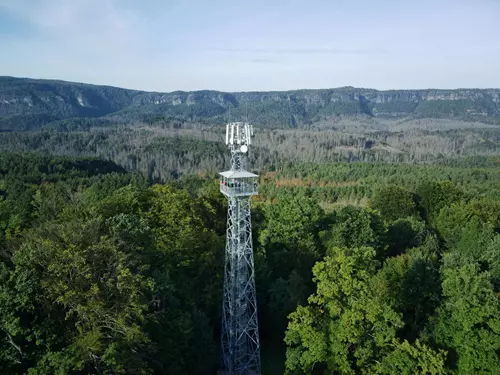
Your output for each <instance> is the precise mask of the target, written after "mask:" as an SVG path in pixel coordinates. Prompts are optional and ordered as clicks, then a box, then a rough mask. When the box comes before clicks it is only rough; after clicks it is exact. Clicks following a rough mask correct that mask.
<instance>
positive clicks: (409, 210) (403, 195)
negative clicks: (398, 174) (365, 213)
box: [369, 185, 419, 221]
mask: <svg viewBox="0 0 500 375" xmlns="http://www.w3.org/2000/svg"><path fill="white" fill-rule="evenodd" d="M369 206H370V207H371V208H373V209H374V210H378V211H379V212H380V214H381V215H382V217H383V218H384V220H386V221H393V220H396V219H402V218H406V217H408V216H415V217H419V213H418V210H417V205H416V204H415V199H414V194H413V193H412V192H410V191H408V190H406V189H405V188H404V187H402V186H397V185H386V186H382V187H380V188H379V189H378V190H376V191H375V193H374V194H373V196H372V197H371V198H370V201H369Z"/></svg>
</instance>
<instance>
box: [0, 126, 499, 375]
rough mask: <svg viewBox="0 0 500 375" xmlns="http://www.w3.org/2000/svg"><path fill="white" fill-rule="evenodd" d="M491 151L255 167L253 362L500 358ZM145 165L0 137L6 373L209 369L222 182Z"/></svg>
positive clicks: (374, 364) (463, 370) (402, 367)
mask: <svg viewBox="0 0 500 375" xmlns="http://www.w3.org/2000/svg"><path fill="white" fill-rule="evenodd" d="M51 136H52V135H51ZM64 136H68V134H66V133H65V135H64ZM35 139H36V138H35ZM47 139H48V142H49V144H51V143H50V142H52V141H51V138H50V136H49V137H48V138H47ZM25 140H26V139H25ZM37 142H40V143H41V144H43V142H44V140H43V139H42V140H38V141H37ZM53 144H54V145H55V144H56V142H55V141H54V143H53ZM61 147H64V146H63V142H61ZM150 147H151V148H158V147H162V146H161V145H157V144H155V143H154V142H153V143H151V145H150ZM172 147H174V145H170V146H168V147H166V148H165V149H170V148H172ZM182 147H187V148H193V147H195V146H194V145H184V146H182ZM214 147H215V146H214ZM200 152H201V151H200ZM207 152H214V153H215V154H217V151H216V148H215V149H214V151H207ZM224 157H225V156H224ZM222 158H223V156H221V159H220V160H219V161H217V163H221V164H222V163H224V159H222ZM499 164H500V161H499V160H498V157H496V156H491V157H488V156H470V157H463V158H460V159H443V160H440V161H439V160H438V161H435V162H433V163H432V164H429V163H424V164H409V163H388V162H382V161H356V162H353V161H342V162H337V161H335V162H334V161H323V162H321V163H318V162H316V161H310V162H297V163H289V164H286V163H281V164H280V168H274V169H273V168H269V170H268V171H267V172H265V173H263V174H262V175H261V189H260V191H261V193H260V195H259V196H258V197H255V199H254V200H253V202H252V205H253V207H252V210H253V212H252V215H253V225H254V228H253V232H254V249H255V264H256V277H257V280H256V283H257V293H258V306H259V324H260V333H261V354H262V359H263V373H264V374H280V373H287V374H394V375H396V374H464V375H469V374H495V373H498V369H499V368H500V357H499V353H500V305H499V302H500V301H499V298H500V297H499V296H500V168H499V167H500V165H499ZM150 177H151V176H148V173H147V172H146V173H139V172H131V171H130V170H127V168H124V167H123V166H120V165H118V164H115V163H113V162H112V161H104V160H100V159H97V158H92V157H76V156H54V155H48V154H45V155H44V154H40V153H38V154H37V153H28V154H26V153H1V154H0V194H1V201H0V225H1V232H0V373H2V374H44V375H48V374H172V375H175V374H193V375H196V374H215V373H216V371H217V368H218V365H219V337H220V336H219V335H220V314H221V297H222V292H221V291H222V282H223V280H222V267H223V259H222V257H223V248H224V236H225V219H226V209H227V205H226V202H225V199H224V198H223V196H222V195H221V194H220V193H219V191H218V182H217V181H216V179H215V174H214V173H210V172H207V173H206V174H204V175H199V176H198V175H196V174H189V173H185V174H181V175H179V176H175V178H172V179H169V180H168V182H167V183H164V182H161V181H160V180H159V179H158V180H155V179H151V178H150ZM160 182H161V183H160Z"/></svg>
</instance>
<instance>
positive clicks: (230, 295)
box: [222, 197, 261, 375]
mask: <svg viewBox="0 0 500 375" xmlns="http://www.w3.org/2000/svg"><path fill="white" fill-rule="evenodd" d="M227 220H228V222H227V238H226V258H225V267H224V302H223V308H222V362H223V370H224V374H228V375H229V374H231V375H233V374H234V375H250V374H252V375H253V374H255V375H260V373H261V369H260V344H259V328H258V320H257V296H256V292H255V271H254V262H253V246H252V226H251V216H250V198H249V197H245V198H237V197H231V198H229V205H228V219H227Z"/></svg>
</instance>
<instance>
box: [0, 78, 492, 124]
mask: <svg viewBox="0 0 500 375" xmlns="http://www.w3.org/2000/svg"><path fill="white" fill-rule="evenodd" d="M229 111H230V112H231V117H233V118H238V117H242V116H244V115H245V114H246V112H247V111H248V116H249V118H252V121H253V122H254V123H256V124H259V125H262V126H269V127H306V126H311V125H314V124H315V123H317V122H320V121H328V120H330V119H332V118H339V117H353V116H363V117H367V118H381V119H383V118H391V119H405V118H409V119H413V118H439V119H452V120H464V121H475V122H482V123H487V124H500V89H451V90H447V89H423V90H375V89H365V88H355V87H351V86H347V87H340V88H333V89H317V90H314V89H301V90H292V91H269V92H265V91H259V92H234V93H228V92H220V91H213V90H201V91H192V92H186V91H175V92H170V93H161V92H147V91H140V90H129V89H123V88H117V87H113V86H102V85H93V84H85V83H74V82H66V81H59V80H41V79H31V78H15V77H5V76H0V131H25V130H32V129H37V128H41V127H44V126H46V125H48V124H51V123H54V122H57V121H61V120H67V119H74V118H80V121H81V119H101V120H102V121H103V123H109V124H111V123H113V122H114V121H120V122H129V121H143V120H144V119H145V118H151V117H168V118H177V119H181V120H185V121H208V122H212V121H213V122H214V123H220V122H223V121H224V119H225V117H227V114H228V112H229Z"/></svg>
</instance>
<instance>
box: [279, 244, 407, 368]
mask: <svg viewBox="0 0 500 375" xmlns="http://www.w3.org/2000/svg"><path fill="white" fill-rule="evenodd" d="M330 253H331V254H332V255H331V256H327V257H326V258H325V260H324V261H322V262H318V263H317V264H316V265H315V266H314V269H313V272H314V276H315V277H314V281H315V282H316V284H317V291H316V294H314V295H312V296H311V297H310V298H309V305H307V306H305V307H304V306H299V307H298V308H297V310H296V311H295V312H294V313H292V314H291V315H290V323H289V325H288V329H287V332H286V337H285V342H286V344H287V354H286V358H287V359H286V367H287V370H288V372H292V371H295V370H301V371H303V372H305V373H312V372H313V369H314V368H315V367H318V366H319V368H325V370H328V372H330V373H332V372H338V373H340V374H355V373H357V372H358V371H361V372H362V373H368V372H369V371H370V369H371V368H372V366H374V365H375V364H376V362H377V360H379V359H380V358H381V356H383V355H384V354H386V353H387V351H388V350H390V346H391V343H392V340H393V339H394V337H395V335H396V331H397V329H399V328H401V327H402V326H403V322H402V320H401V317H400V315H399V314H398V313H396V312H395V311H394V310H393V309H392V308H391V307H390V306H389V305H388V304H387V303H385V301H383V300H382V298H381V297H382V296H381V295H380V292H381V290H380V289H374V288H372V285H371V284H370V279H371V278H372V276H373V275H374V274H375V272H376V269H377V267H378V262H377V261H376V260H375V255H376V253H375V250H374V249H373V248H369V247H361V248H353V249H341V248H335V249H332V250H331V252H330Z"/></svg>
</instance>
